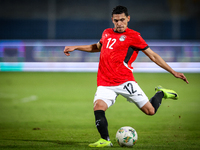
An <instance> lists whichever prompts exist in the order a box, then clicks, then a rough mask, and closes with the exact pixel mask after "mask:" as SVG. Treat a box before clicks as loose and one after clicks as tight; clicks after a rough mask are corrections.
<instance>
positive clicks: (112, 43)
mask: <svg viewBox="0 0 200 150" xmlns="http://www.w3.org/2000/svg"><path fill="white" fill-rule="evenodd" d="M116 41H117V40H116V39H112V38H109V39H108V43H107V45H106V48H109V49H113V47H112V46H113V45H114V44H115V42H116Z"/></svg>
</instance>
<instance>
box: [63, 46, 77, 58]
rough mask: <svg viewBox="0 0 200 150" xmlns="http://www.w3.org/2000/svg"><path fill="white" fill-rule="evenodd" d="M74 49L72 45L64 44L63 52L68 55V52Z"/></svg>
mask: <svg viewBox="0 0 200 150" xmlns="http://www.w3.org/2000/svg"><path fill="white" fill-rule="evenodd" d="M75 49H76V48H75V47H74V46H65V49H64V53H65V55H66V56H70V53H69V52H73V51H74V50H75Z"/></svg>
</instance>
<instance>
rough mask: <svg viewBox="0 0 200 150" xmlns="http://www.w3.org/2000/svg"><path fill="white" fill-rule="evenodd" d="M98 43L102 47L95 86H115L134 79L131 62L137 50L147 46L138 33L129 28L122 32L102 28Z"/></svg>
mask: <svg viewBox="0 0 200 150" xmlns="http://www.w3.org/2000/svg"><path fill="white" fill-rule="evenodd" d="M100 43H101V45H102V47H101V53H100V60H99V68H98V74H97V86H117V85H120V84H122V83H124V82H127V81H135V79H134V76H133V73H132V72H133V67H132V66H131V64H132V63H133V61H135V59H136V57H137V55H138V52H139V50H145V49H147V48H148V45H147V43H146V42H145V41H144V39H143V38H142V37H141V36H140V33H138V32H136V31H134V30H132V29H129V28H127V29H126V30H125V32H122V33H119V32H115V31H114V29H112V28H108V29H106V30H104V32H103V34H102V38H101V40H100Z"/></svg>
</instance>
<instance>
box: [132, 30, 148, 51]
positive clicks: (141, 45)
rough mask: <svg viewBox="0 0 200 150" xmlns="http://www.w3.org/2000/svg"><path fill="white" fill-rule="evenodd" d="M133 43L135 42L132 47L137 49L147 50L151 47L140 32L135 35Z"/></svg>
mask: <svg viewBox="0 0 200 150" xmlns="http://www.w3.org/2000/svg"><path fill="white" fill-rule="evenodd" d="M132 43H133V44H132V45H131V47H133V48H135V49H137V50H146V49H147V48H148V47H149V46H148V44H147V43H146V42H145V40H144V39H143V38H142V37H141V35H140V33H137V34H136V35H134V37H133V42H132Z"/></svg>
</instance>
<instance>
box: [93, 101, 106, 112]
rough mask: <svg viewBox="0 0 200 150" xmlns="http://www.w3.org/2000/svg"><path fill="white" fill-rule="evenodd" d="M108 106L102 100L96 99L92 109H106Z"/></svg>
mask: <svg viewBox="0 0 200 150" xmlns="http://www.w3.org/2000/svg"><path fill="white" fill-rule="evenodd" d="M107 108H108V106H107V104H106V103H105V102H104V101H102V100H97V101H95V103H94V111H95V110H104V111H106V110H107Z"/></svg>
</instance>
